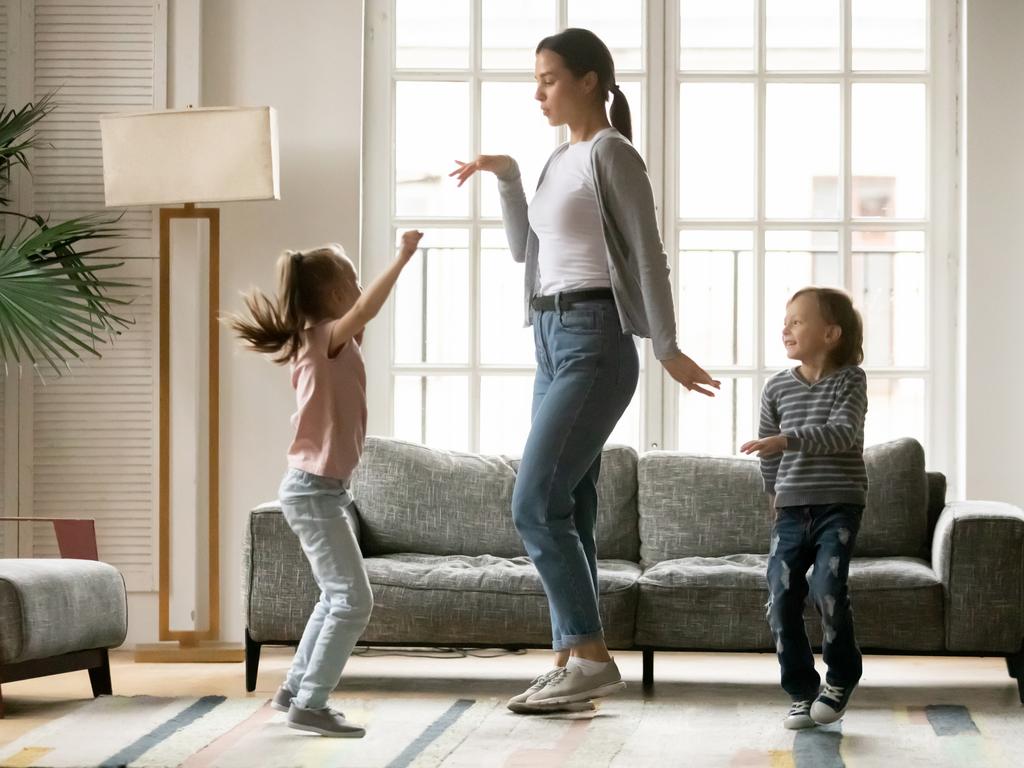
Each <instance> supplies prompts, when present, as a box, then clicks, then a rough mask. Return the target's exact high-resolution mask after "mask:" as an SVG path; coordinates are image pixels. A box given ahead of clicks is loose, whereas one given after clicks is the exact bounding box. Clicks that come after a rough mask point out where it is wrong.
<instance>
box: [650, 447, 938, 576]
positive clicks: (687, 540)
mask: <svg viewBox="0 0 1024 768" xmlns="http://www.w3.org/2000/svg"><path fill="white" fill-rule="evenodd" d="M864 462H865V465H866V469H867V475H868V498H867V507H866V509H865V511H864V520H863V523H862V525H861V531H860V534H859V535H858V537H857V550H856V552H857V554H858V555H860V556H863V557H886V556H907V557H923V556H925V555H926V554H927V550H928V541H927V539H928V479H927V476H926V474H925V469H924V451H923V450H922V448H921V446H920V444H919V443H918V442H917V441H916V440H911V439H901V440H894V441H892V442H889V443H882V444H880V445H874V446H871V447H869V448H867V449H866V450H865V452H864ZM637 476H638V484H639V488H638V492H637V499H638V502H637V507H638V510H639V532H640V561H641V563H642V564H644V565H652V564H655V563H659V562H661V561H663V560H674V559H677V558H681V557H698V556H706V557H719V556H724V555H731V554H735V553H737V552H756V553H766V552H767V551H768V545H769V542H770V539H771V529H772V524H773V515H772V513H771V512H770V511H769V510H768V497H767V495H766V494H765V493H764V491H763V484H762V481H761V473H760V468H759V465H758V462H757V461H756V460H753V459H746V458H732V457H712V456H695V455H691V454H683V453H671V452H667V451H654V452H651V453H648V454H645V455H644V456H642V457H641V458H640V461H639V463H638V466H637Z"/></svg>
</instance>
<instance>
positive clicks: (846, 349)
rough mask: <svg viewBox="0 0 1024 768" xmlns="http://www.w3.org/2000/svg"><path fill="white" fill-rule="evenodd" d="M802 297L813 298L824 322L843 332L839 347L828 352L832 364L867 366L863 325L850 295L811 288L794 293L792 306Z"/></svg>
mask: <svg viewBox="0 0 1024 768" xmlns="http://www.w3.org/2000/svg"><path fill="white" fill-rule="evenodd" d="M801 296H814V297H815V298H816V299H817V300H818V311H819V312H821V316H822V318H823V319H824V320H825V322H826V323H828V324H829V325H838V326H839V328H840V329H841V330H842V335H841V336H840V337H839V343H838V344H836V346H835V347H834V348H833V349H832V351H831V352H829V360H830V361H831V362H832V364H833V365H835V366H836V367H838V368H842V367H843V366H844V365H860V364H861V363H862V362H864V323H863V322H862V321H861V318H860V312H858V311H857V310H856V309H855V308H854V306H853V301H852V300H851V299H850V296H849V294H848V293H846V292H845V291H840V290H839V289H837V288H819V287H817V286H811V287H808V288H801V289H800V290H799V291H797V292H796V293H794V294H793V298H791V299H790V300H789V304H792V303H793V302H794V301H796V300H797V299H798V298H800V297H801Z"/></svg>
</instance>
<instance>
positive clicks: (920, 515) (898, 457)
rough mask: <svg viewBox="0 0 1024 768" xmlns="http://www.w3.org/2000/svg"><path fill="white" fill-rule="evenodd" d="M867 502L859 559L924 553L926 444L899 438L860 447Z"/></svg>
mask: <svg viewBox="0 0 1024 768" xmlns="http://www.w3.org/2000/svg"><path fill="white" fill-rule="evenodd" d="M864 464H865V465H866V468H867V473H868V503H867V506H866V507H865V509H864V519H863V521H862V522H861V527H860V533H859V534H857V554H858V555H861V556H862V557H887V556H891V555H904V556H909V557H927V556H928V555H929V553H930V552H931V544H930V539H929V535H928V525H929V523H928V475H927V473H926V472H925V467H924V448H922V447H921V444H920V443H919V442H917V441H916V440H913V439H911V438H902V439H900V440H893V441H892V442H888V443H880V444H879V445H872V446H869V447H867V448H866V449H865V450H864Z"/></svg>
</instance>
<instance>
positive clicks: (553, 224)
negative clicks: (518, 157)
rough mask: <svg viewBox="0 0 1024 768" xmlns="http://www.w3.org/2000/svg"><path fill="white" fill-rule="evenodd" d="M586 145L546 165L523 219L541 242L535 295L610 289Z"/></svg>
mask: <svg viewBox="0 0 1024 768" xmlns="http://www.w3.org/2000/svg"><path fill="white" fill-rule="evenodd" d="M611 130H614V129H613V128H606V129H604V130H603V131H599V132H598V133H596V134H595V135H594V136H593V137H591V138H590V140H589V141H580V142H577V143H576V144H570V145H569V146H568V147H566V149H565V151H563V152H562V153H561V154H559V155H558V156H557V157H556V158H554V159H553V160H552V161H551V164H550V165H549V166H548V169H547V172H546V173H545V174H544V181H543V183H542V184H541V185H540V188H539V189H538V190H537V193H536V194H535V195H534V196H533V201H532V202H531V203H530V207H529V209H528V215H529V218H530V226H531V227H532V228H533V231H534V232H536V233H537V239H538V240H539V241H540V250H539V253H538V266H539V270H540V292H541V295H543V296H550V295H551V294H553V293H558V292H560V291H579V290H584V289H590V288H610V287H611V284H612V281H611V276H610V275H609V274H608V254H607V250H606V247H605V242H604V229H603V227H602V224H601V209H600V207H599V205H598V202H597V192H596V191H595V188H594V173H593V164H592V163H591V161H590V150H591V146H592V144H593V142H594V139H596V138H597V137H598V136H601V135H602V134H604V133H605V132H606V131H611Z"/></svg>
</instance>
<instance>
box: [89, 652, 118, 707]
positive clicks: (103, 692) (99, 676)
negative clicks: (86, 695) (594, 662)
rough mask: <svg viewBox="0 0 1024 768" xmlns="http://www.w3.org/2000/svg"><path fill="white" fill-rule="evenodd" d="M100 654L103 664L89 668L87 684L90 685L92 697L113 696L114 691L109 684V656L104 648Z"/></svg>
mask: <svg viewBox="0 0 1024 768" xmlns="http://www.w3.org/2000/svg"><path fill="white" fill-rule="evenodd" d="M101 653H102V655H103V663H102V664H100V665H99V666H98V667H90V668H89V682H90V683H92V695H93V697H96V696H112V695H113V694H114V689H113V687H112V686H111V684H110V654H109V653H108V652H107V649H106V648H104V649H103V651H102V652H101Z"/></svg>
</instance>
